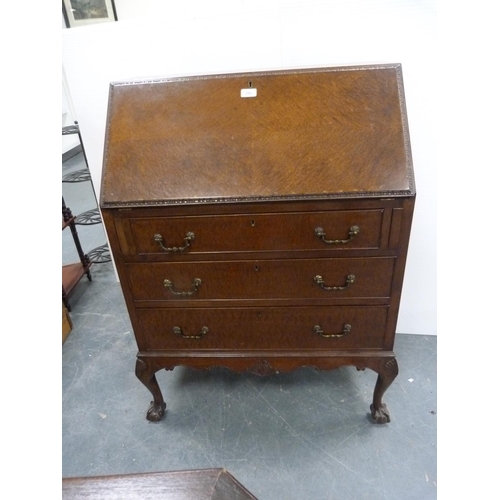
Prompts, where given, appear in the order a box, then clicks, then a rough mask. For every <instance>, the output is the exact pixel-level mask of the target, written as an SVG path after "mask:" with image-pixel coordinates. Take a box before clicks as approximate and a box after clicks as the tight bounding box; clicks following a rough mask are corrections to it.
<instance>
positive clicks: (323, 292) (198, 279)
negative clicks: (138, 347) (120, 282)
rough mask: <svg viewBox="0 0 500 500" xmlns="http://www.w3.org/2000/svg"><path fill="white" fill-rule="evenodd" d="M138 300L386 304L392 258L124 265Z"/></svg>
mask: <svg viewBox="0 0 500 500" xmlns="http://www.w3.org/2000/svg"><path fill="white" fill-rule="evenodd" d="M126 266H127V268H128V269H127V271H128V272H127V274H128V278H129V286H130V289H131V291H132V295H133V298H134V300H136V301H143V300H161V301H179V300H193V301H196V300H238V299H240V300H241V299H297V298H312V299H315V298H321V299H339V298H374V297H377V298H387V297H389V296H390V291H391V280H392V272H393V267H394V258H392V257H373V258H334V259H289V260H245V261H226V262H224V261H223V262H185V263H184V262H175V263H165V262H161V263H133V264H126Z"/></svg>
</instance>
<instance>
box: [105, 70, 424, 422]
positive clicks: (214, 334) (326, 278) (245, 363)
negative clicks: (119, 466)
mask: <svg viewBox="0 0 500 500" xmlns="http://www.w3.org/2000/svg"><path fill="white" fill-rule="evenodd" d="M241 89H254V91H253V94H252V91H251V92H250V94H251V95H254V94H255V89H256V94H255V96H254V97H248V98H246V97H241V94H240V91H241ZM414 203H415V185H414V179H413V167H412V161H411V151H410V143H409V135H408V126H407V119H406V111H405V102H404V92H403V83H402V70H401V66H400V65H398V64H394V65H379V66H358V67H347V68H323V69H312V70H307V69H305V70H297V71H279V72H268V73H259V74H245V75H241V74H238V75H209V76H203V77H188V78H177V79H165V80H156V81H151V82H117V83H114V84H112V85H111V88H110V103H109V112H108V122H107V132H106V145H105V156H104V168H103V183H102V191H101V208H102V214H103V220H104V223H105V225H106V229H107V233H108V236H109V241H110V247H111V250H112V252H113V255H114V258H115V263H116V266H117V271H118V274H119V277H120V283H121V285H122V288H123V293H124V296H125V301H126V304H127V308H128V311H129V314H130V319H131V322H132V325H133V328H134V333H135V337H136V340H137V345H138V348H139V352H138V355H137V363H136V375H137V377H138V378H139V380H140V381H141V382H142V383H143V384H144V385H145V386H146V388H147V389H148V390H149V391H150V392H151V394H152V396H153V402H152V404H151V406H150V409H149V410H148V414H147V418H148V420H151V421H158V420H160V419H161V418H163V416H164V415H165V412H166V404H165V402H164V400H163V396H162V393H161V390H160V388H159V386H158V383H157V380H156V377H155V373H156V372H157V371H158V370H160V369H162V368H167V369H172V368H174V367H175V366H179V365H186V366H191V367H193V368H203V369H206V368H210V367H212V366H227V367H229V368H231V369H234V370H237V371H244V370H250V371H252V372H254V373H258V374H260V375H269V374H272V373H275V372H276V371H289V370H293V369H296V368H299V367H301V366H314V367H316V368H319V369H333V368H337V367H339V366H345V365H352V366H356V367H359V368H370V369H372V370H374V371H375V372H377V373H378V379H377V383H376V386H375V390H374V394H373V402H372V406H371V413H372V416H373V419H374V421H375V422H377V423H386V422H388V421H390V416H389V412H388V410H387V407H386V406H385V404H384V403H383V402H382V396H383V394H384V393H385V391H386V390H387V388H388V387H389V386H390V384H391V383H392V381H393V380H394V378H395V377H396V375H397V372H398V369H397V363H396V360H395V354H394V352H393V345H394V336H395V331H396V324H397V316H398V310H399V303H400V298H401V290H402V283H403V278H404V269H405V263H406V255H407V250H408V244H409V237H410V230H411V220H412V214H413V207H414Z"/></svg>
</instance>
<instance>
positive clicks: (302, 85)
mask: <svg viewBox="0 0 500 500" xmlns="http://www.w3.org/2000/svg"><path fill="white" fill-rule="evenodd" d="M101 186H102V187H101V206H103V207H113V206H135V205H138V206H140V205H146V206H148V205H172V204H179V203H187V204H199V203H225V202H232V201H254V200H281V199H286V200H290V199H299V200H306V199H329V198H344V197H359V196H363V197H366V196H375V197H380V196H384V197H385V196H410V195H413V194H414V192H415V191H414V182H413V167H412V160H411V151H410V141H409V134H408V126H407V119H406V109H405V101H404V91H403V81H402V71H401V66H400V65H399V64H393V65H376V66H353V67H335V68H316V69H301V70H289V71H272V72H260V73H246V74H227V75H209V76H192V77H185V78H168V79H158V80H149V81H134V82H115V83H112V84H111V85H110V93H109V105H108V117H107V125H106V138H105V147H104V165H103V178H102V185H101Z"/></svg>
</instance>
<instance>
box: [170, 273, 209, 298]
mask: <svg viewBox="0 0 500 500" xmlns="http://www.w3.org/2000/svg"><path fill="white" fill-rule="evenodd" d="M200 285H201V280H200V278H195V279H194V280H193V284H192V285H191V286H192V287H193V289H192V290H189V291H188V292H178V291H177V290H174V285H173V283H172V282H171V281H170V280H169V279H166V280H164V281H163V286H164V287H165V288H168V289H169V290H170V291H171V292H172V293H173V294H174V295H180V296H182V297H187V296H189V295H193V293H196V292H197V291H198V287H199V286H200Z"/></svg>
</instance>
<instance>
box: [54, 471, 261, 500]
mask: <svg viewBox="0 0 500 500" xmlns="http://www.w3.org/2000/svg"><path fill="white" fill-rule="evenodd" d="M62 498H63V499H65V500H76V499H78V500H80V499H82V500H83V499H102V500H111V499H113V500H149V499H151V500H153V499H154V500H162V499H168V500H257V499H256V497H255V496H253V495H252V494H251V493H250V492H249V491H247V490H246V489H245V488H244V487H243V486H242V485H241V484H240V483H239V482H238V481H237V480H236V479H235V478H234V477H233V476H232V475H231V474H230V473H229V472H228V471H226V470H225V469H200V470H186V471H173V472H154V473H148V474H126V475H115V476H97V477H75V478H64V479H63V480H62Z"/></svg>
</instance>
